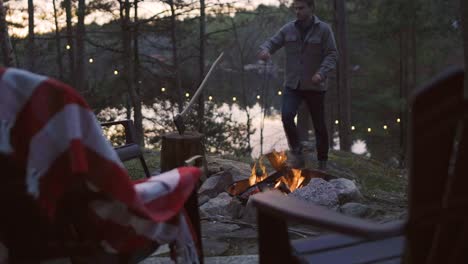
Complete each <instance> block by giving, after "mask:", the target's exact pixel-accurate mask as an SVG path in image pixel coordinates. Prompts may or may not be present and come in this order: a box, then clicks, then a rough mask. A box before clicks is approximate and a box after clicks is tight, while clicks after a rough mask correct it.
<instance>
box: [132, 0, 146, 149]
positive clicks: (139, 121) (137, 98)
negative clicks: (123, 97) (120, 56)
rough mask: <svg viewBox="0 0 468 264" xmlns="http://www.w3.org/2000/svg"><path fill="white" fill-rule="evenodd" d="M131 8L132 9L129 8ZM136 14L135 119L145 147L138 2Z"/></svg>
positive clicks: (134, 38) (135, 6) (138, 137)
mask: <svg viewBox="0 0 468 264" xmlns="http://www.w3.org/2000/svg"><path fill="white" fill-rule="evenodd" d="M129 8H130V7H129ZM134 14H135V18H134V19H135V21H134V25H135V27H134V28H133V58H134V59H133V61H134V65H133V73H134V75H133V87H134V88H135V89H134V90H135V102H134V107H133V108H134V111H133V119H134V123H135V130H136V133H137V140H138V142H139V143H140V144H143V145H144V137H145V130H144V128H143V114H142V102H141V89H140V86H141V81H140V54H139V42H138V34H139V31H138V29H139V27H138V0H135V2H134Z"/></svg>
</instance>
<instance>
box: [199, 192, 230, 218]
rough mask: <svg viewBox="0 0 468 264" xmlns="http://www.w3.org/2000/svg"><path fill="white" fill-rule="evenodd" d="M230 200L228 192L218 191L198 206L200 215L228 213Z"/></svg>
mask: <svg viewBox="0 0 468 264" xmlns="http://www.w3.org/2000/svg"><path fill="white" fill-rule="evenodd" d="M231 201H232V197H231V196H229V194H228V193H226V192H223V193H220V194H219V195H218V196H216V197H215V198H213V199H211V200H209V201H208V202H206V203H205V204H203V205H202V206H200V212H201V215H230V214H231V212H229V210H228V209H229V208H228V206H229V204H230V203H231Z"/></svg>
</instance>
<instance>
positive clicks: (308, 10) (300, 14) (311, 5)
mask: <svg viewBox="0 0 468 264" xmlns="http://www.w3.org/2000/svg"><path fill="white" fill-rule="evenodd" d="M292 8H293V10H294V13H295V14H296V18H297V19H298V20H307V19H308V18H309V17H311V16H312V14H313V13H314V10H315V0H294V2H293V4H292Z"/></svg>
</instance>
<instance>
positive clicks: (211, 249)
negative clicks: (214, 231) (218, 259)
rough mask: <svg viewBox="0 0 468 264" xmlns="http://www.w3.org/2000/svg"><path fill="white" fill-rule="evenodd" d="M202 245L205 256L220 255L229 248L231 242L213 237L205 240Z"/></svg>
mask: <svg viewBox="0 0 468 264" xmlns="http://www.w3.org/2000/svg"><path fill="white" fill-rule="evenodd" d="M202 245H203V253H204V255H205V257H211V256H220V255H223V254H224V253H226V251H227V250H228V249H229V243H226V242H222V241H218V240H212V239H207V240H203V242H202Z"/></svg>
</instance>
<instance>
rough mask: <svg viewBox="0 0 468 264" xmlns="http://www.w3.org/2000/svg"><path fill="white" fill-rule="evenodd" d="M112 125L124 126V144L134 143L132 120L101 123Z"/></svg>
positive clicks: (106, 125) (104, 125)
mask: <svg viewBox="0 0 468 264" xmlns="http://www.w3.org/2000/svg"><path fill="white" fill-rule="evenodd" d="M114 125H122V126H123V127H124V129H125V144H132V143H136V137H135V135H136V134H135V128H134V126H133V121H132V120H130V119H125V120H119V121H111V122H103V123H101V126H103V127H110V126H114Z"/></svg>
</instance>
